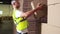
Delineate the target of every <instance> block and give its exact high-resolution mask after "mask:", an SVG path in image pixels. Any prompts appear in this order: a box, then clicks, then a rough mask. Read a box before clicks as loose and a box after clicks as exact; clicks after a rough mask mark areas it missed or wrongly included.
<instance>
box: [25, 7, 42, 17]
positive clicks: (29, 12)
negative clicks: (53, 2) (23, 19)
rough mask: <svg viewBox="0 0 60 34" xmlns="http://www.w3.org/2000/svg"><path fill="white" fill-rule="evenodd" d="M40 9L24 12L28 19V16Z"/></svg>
mask: <svg viewBox="0 0 60 34" xmlns="http://www.w3.org/2000/svg"><path fill="white" fill-rule="evenodd" d="M41 8H42V7H37V8H35V9H34V10H31V11H28V12H26V16H27V17H28V16H30V15H32V14H33V13H34V12H37V10H41Z"/></svg>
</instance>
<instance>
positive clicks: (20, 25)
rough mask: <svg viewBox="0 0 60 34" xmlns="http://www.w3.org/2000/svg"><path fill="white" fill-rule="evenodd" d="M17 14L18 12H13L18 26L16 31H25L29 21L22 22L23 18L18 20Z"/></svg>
mask: <svg viewBox="0 0 60 34" xmlns="http://www.w3.org/2000/svg"><path fill="white" fill-rule="evenodd" d="M15 12H16V10H13V15H12V17H13V20H14V22H15V24H16V29H17V30H20V31H22V30H25V29H26V28H27V27H28V21H27V20H24V21H21V20H23V18H22V17H19V18H16V15H15ZM20 21H21V22H20Z"/></svg>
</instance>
